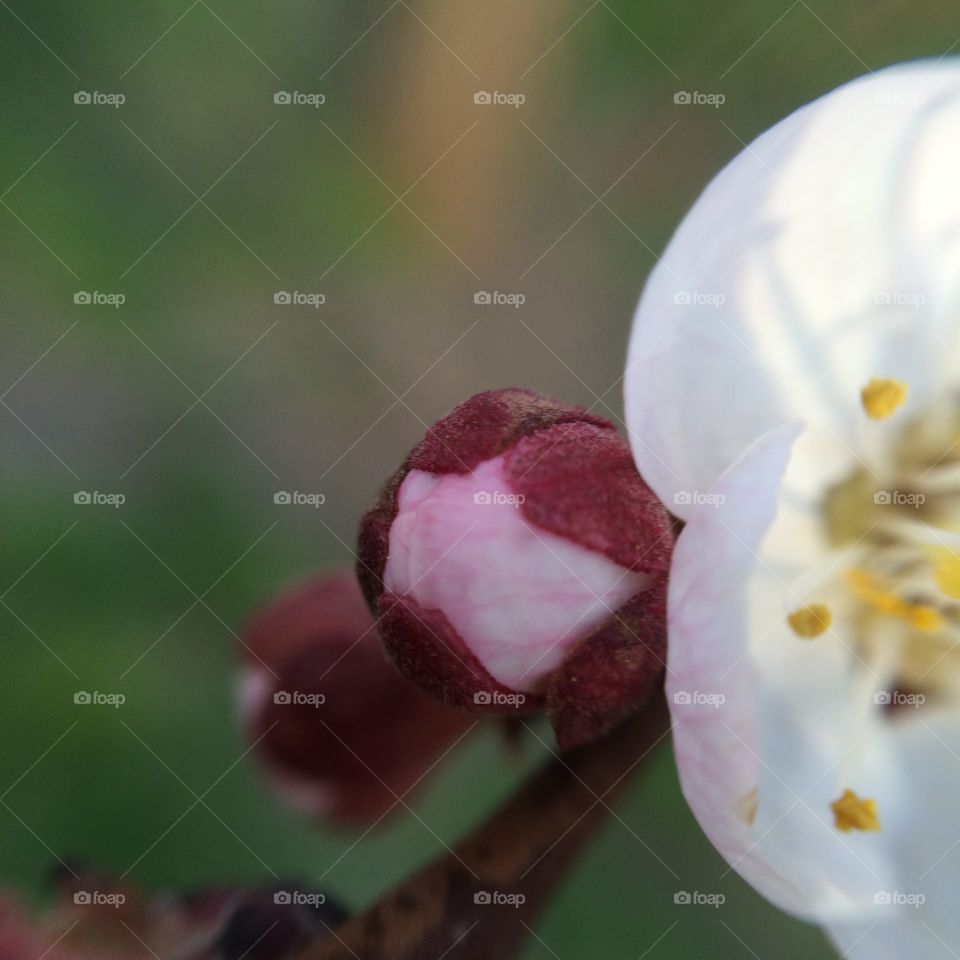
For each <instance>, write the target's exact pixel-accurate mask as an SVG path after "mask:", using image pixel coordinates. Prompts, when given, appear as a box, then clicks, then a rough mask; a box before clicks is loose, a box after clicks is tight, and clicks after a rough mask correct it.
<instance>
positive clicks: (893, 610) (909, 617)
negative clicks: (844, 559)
mask: <svg viewBox="0 0 960 960" xmlns="http://www.w3.org/2000/svg"><path fill="white" fill-rule="evenodd" d="M846 579H847V583H849V584H850V586H851V588H852V589H853V592H854V594H856V597H857V599H858V600H860V601H862V602H863V603H865V604H867V605H868V606H870V607H873V609H874V610H876V611H877V612H878V613H883V614H886V615H887V616H889V617H896V619H898V620H903V621H904V622H906V623H908V624H909V625H910V626H911V627H913V628H914V629H916V630H921V631H923V632H924V633H933V632H935V631H937V630H942V629H943V628H944V621H943V617H942V616H940V613H939V612H938V611H937V610H936V609H935V608H934V607H932V606H930V604H928V603H911V602H909V601H907V600H904V599H903V598H902V597H898V596H897V595H896V594H895V593H893V592H891V591H890V590H887V589H885V588H884V586H883V584H882V583H881V582H880V581H879V580H878V579H877V577H875V576H874V575H873V574H872V573H870V572H869V571H867V570H858V569H853V570H849V571H847V577H846Z"/></svg>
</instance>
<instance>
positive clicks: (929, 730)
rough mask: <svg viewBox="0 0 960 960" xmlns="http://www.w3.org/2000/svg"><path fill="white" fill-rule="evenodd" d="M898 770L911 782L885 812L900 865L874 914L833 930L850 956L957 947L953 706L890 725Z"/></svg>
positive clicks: (893, 959) (951, 952) (952, 952)
mask: <svg viewBox="0 0 960 960" xmlns="http://www.w3.org/2000/svg"><path fill="white" fill-rule="evenodd" d="M889 742H890V749H891V754H892V755H893V756H894V757H895V758H896V764H897V768H896V776H897V778H898V780H899V782H900V783H902V784H909V785H910V786H911V789H909V790H907V791H904V793H903V795H902V800H901V803H900V805H899V807H898V808H896V809H891V810H890V811H889V813H888V814H887V815H886V817H885V820H886V825H885V830H886V832H888V833H889V834H890V842H891V844H892V845H893V847H894V849H895V851H896V856H897V860H898V865H899V871H898V875H897V877H896V882H895V885H894V886H888V887H884V888H880V889H879V890H878V894H877V895H878V899H880V900H881V901H882V903H881V907H882V909H881V910H880V911H879V913H878V916H877V918H876V919H877V921H878V922H876V924H874V922H873V921H871V922H869V923H862V924H839V925H836V926H832V927H831V933H832V935H833V937H834V939H835V941H836V942H837V944H838V945H839V946H841V948H842V949H845V950H848V951H849V952H848V954H847V956H848V957H850V958H851V960H887V958H889V960H901V958H902V957H911V958H915V960H950V958H955V957H956V956H957V950H958V948H960V911H958V910H957V904H956V897H957V890H958V889H960V823H958V819H957V798H958V796H960V723H958V717H957V714H956V712H955V711H948V710H934V709H933V708H921V709H920V710H917V711H910V710H905V711H903V715H902V716H900V717H898V718H897V722H896V723H893V724H891V725H890V733H889Z"/></svg>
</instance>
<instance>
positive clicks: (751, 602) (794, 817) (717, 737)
mask: <svg viewBox="0 0 960 960" xmlns="http://www.w3.org/2000/svg"><path fill="white" fill-rule="evenodd" d="M796 436H797V429H796V428H795V427H793V428H789V427H788V428H780V429H778V430H776V431H773V432H772V433H771V434H768V435H767V436H765V437H764V438H763V439H762V440H761V441H760V442H759V443H757V444H756V445H755V446H754V447H753V448H751V449H750V450H749V451H748V452H747V453H746V454H745V455H744V456H743V458H742V459H741V460H740V461H739V462H738V463H737V464H736V465H735V466H734V467H733V468H732V469H731V470H730V471H728V472H727V473H726V474H724V475H723V476H722V477H721V479H720V480H719V481H718V483H717V484H716V485H715V486H714V487H713V488H712V490H711V494H712V498H713V501H712V502H708V503H704V504H702V505H701V506H699V507H697V509H696V510H695V511H694V512H693V514H692V515H691V517H690V519H689V522H688V524H687V527H686V528H685V529H684V531H683V533H682V534H681V536H680V539H679V541H678V544H677V550H676V553H675V556H674V564H673V570H672V573H671V586H670V645H669V650H668V693H669V694H670V698H671V702H672V704H673V705H672V711H673V719H674V738H675V749H676V754H677V763H678V767H679V770H680V777H681V783H682V785H683V790H684V795H685V796H686V798H687V800H688V802H689V803H690V806H691V808H692V809H693V811H694V813H695V814H696V816H697V818H698V820H699V822H700V824H701V826H703V828H704V830H705V832H706V833H707V835H708V836H709V837H710V839H711V840H712V841H713V843H714V844H715V845H716V846H717V848H718V849H719V850H720V852H721V853H722V854H723V855H724V857H725V858H726V859H727V860H728V862H729V863H730V864H731V865H732V866H733V867H734V868H735V869H736V870H737V871H738V872H739V873H741V874H742V875H743V876H744V877H745V878H746V879H747V880H748V881H749V882H750V883H751V884H753V886H755V887H756V888H757V889H758V890H759V891H760V892H761V893H763V894H764V895H765V896H767V897H768V898H769V899H770V900H772V901H773V902H774V903H776V904H777V905H779V906H781V907H782V908H784V909H787V910H789V911H791V912H793V913H796V914H798V915H800V916H804V917H808V918H810V919H818V920H822V919H824V918H835V919H836V918H842V917H850V916H863V915H867V914H870V913H871V912H873V911H875V909H876V906H875V903H874V895H875V893H876V891H877V890H878V889H883V886H884V884H888V885H889V884H890V883H892V882H893V873H892V871H893V865H892V863H893V861H892V857H891V851H890V845H889V843H888V840H887V838H886V837H885V835H884V834H882V833H880V834H876V833H872V834H849V835H848V834H841V833H840V832H839V831H837V830H836V829H835V828H834V826H833V815H832V812H831V809H830V804H831V803H832V802H833V801H834V800H836V799H838V798H839V797H840V795H841V794H842V793H843V791H844V789H846V788H848V787H849V788H852V789H855V790H856V791H857V792H858V793H859V794H860V795H861V796H865V797H875V796H879V797H880V799H881V801H882V800H883V798H884V797H888V798H889V793H890V790H891V789H892V788H891V783H892V782H893V781H894V780H895V778H894V777H893V775H892V773H891V770H890V762H889V758H890V752H889V750H887V749H886V747H885V743H884V739H883V732H882V726H880V727H879V729H876V730H875V729H874V728H875V727H877V725H878V718H877V708H876V707H875V705H874V703H873V692H874V690H875V689H876V683H875V682H873V681H872V680H871V678H870V676H869V674H868V673H865V672H864V671H863V670H862V667H861V664H860V663H859V662H858V660H857V655H856V653H855V651H853V650H852V649H851V648H850V647H848V646H847V645H845V644H844V643H843V639H842V637H840V636H834V635H833V634H832V633H831V635H827V636H824V637H822V638H820V639H819V640H817V641H816V642H808V641H802V640H800V639H799V638H798V637H797V636H796V635H794V634H793V633H792V631H791V630H790V629H789V627H788V626H787V623H786V614H787V613H788V612H789V610H790V609H791V607H792V606H793V604H794V600H795V597H796V593H795V591H796V589H797V587H796V584H797V583H798V582H799V581H798V577H800V576H801V574H804V573H805V572H806V571H807V569H808V567H809V565H810V564H811V562H814V561H817V562H819V565H820V568H821V569H823V568H824V567H825V566H826V561H827V560H828V559H829V554H828V552H827V551H826V549H825V547H824V545H822V544H821V545H820V546H819V548H818V537H817V533H816V529H817V528H818V524H817V517H816V516H815V515H814V514H812V513H811V505H810V504H804V503H802V502H798V501H796V500H795V498H791V497H790V496H789V495H788V494H785V493H784V488H783V483H782V481H783V475H784V471H785V468H786V465H787V462H788V458H789V459H790V467H789V469H787V475H788V477H789V475H790V474H791V473H794V472H797V471H800V472H801V473H802V472H803V470H804V460H805V459H806V458H805V457H804V456H800V455H799V453H800V452H802V451H803V449H804V441H805V439H806V438H805V436H801V437H800V439H799V440H797V441H796V442H795V437H796ZM791 447H793V453H792V454H791ZM814 448H815V445H814ZM795 464H797V466H796V467H795ZM785 541H786V542H787V543H788V544H791V545H793V546H794V547H796V549H795V550H794V553H793V555H792V559H793V560H794V563H793V565H792V566H791V565H790V562H789V561H790V559H791V554H790V553H789V551H787V550H784V549H783V547H782V545H783V543H784V542H785ZM781 558H782V559H781ZM816 567H817V563H816V562H814V568H816ZM825 582H826V581H825ZM803 583H804V589H809V588H810V584H809V582H808V581H807V580H806V579H805V580H803ZM856 676H861V677H866V681H865V682H864V681H862V680H861V682H860V683H859V685H856V684H853V683H851V677H856ZM695 692H699V693H700V694H701V699H703V697H702V695H703V694H706V695H708V696H709V695H713V699H714V701H716V700H720V703H719V705H718V706H716V707H712V706H710V703H709V700H706V701H705V702H703V703H702V704H700V705H697V704H696V703H695V702H694V703H692V704H686V703H682V702H681V703H677V702H676V700H677V697H678V694H679V695H681V696H683V695H685V694H686V695H691V694H694V693H695ZM721 698H722V699H721ZM751 799H756V801H757V807H756V815H755V818H754V819H752V820H750V818H749V817H746V816H745V812H746V810H747V809H748V808H749V805H750V802H751ZM891 802H892V801H891ZM881 809H883V805H881Z"/></svg>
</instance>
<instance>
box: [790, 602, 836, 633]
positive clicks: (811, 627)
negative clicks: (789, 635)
mask: <svg viewBox="0 0 960 960" xmlns="http://www.w3.org/2000/svg"><path fill="white" fill-rule="evenodd" d="M787 623H789V624H790V629H791V630H793V632H794V633H795V634H796V635H797V636H798V637H803V638H804V640H810V639H812V638H813V637H819V636H820V634H821V633H826V632H827V631H828V630H829V629H830V624H831V623H833V614H832V613H830V608H829V607H828V606H826V604H823V603H811V604H810V605H809V606H808V607H800V609H799V610H794V611H793V613H791V614H790V615H789V616H788V617H787Z"/></svg>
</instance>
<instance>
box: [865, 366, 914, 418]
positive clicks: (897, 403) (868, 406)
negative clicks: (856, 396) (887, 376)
mask: <svg viewBox="0 0 960 960" xmlns="http://www.w3.org/2000/svg"><path fill="white" fill-rule="evenodd" d="M908 390H909V387H908V386H907V385H906V384H905V383H902V382H901V381H900V380H882V379H880V378H878V377H874V378H873V380H871V381H870V382H869V383H868V384H867V385H866V386H865V387H864V388H863V389H862V390H861V391H860V400H861V402H862V403H863V409H864V410H866V412H867V416H868V417H872V418H873V419H874V420H886V419H887V418H889V417H892V416H893V415H894V414H895V413H896V412H897V411H898V410H899V409H900V408H901V407H902V406H903V405H904V404H905V403H906V402H907V391H908Z"/></svg>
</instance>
